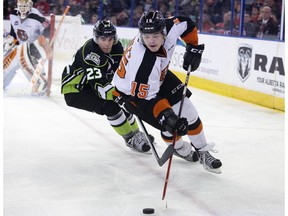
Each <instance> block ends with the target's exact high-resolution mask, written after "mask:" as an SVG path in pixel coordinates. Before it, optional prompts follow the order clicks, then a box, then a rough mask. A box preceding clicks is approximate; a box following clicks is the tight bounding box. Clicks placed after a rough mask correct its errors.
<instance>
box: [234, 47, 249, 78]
mask: <svg viewBox="0 0 288 216" xmlns="http://www.w3.org/2000/svg"><path fill="white" fill-rule="evenodd" d="M251 60H252V46H250V45H249V44H240V45H239V48H238V68H237V71H238V76H239V78H240V80H241V81H242V82H244V81H245V80H246V79H247V78H248V77H249V75H250V70H251Z"/></svg>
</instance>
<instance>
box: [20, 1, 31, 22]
mask: <svg viewBox="0 0 288 216" xmlns="http://www.w3.org/2000/svg"><path fill="white" fill-rule="evenodd" d="M32 7H33V2H32V0H18V1H17V10H18V11H19V12H20V18H21V19H25V18H26V17H27V16H28V14H29V12H30V10H31V8H32Z"/></svg>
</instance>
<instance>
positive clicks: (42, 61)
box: [31, 5, 70, 95]
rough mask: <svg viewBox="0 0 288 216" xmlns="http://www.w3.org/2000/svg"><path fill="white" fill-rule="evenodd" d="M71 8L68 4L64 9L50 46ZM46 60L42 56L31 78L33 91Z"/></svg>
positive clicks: (50, 44)
mask: <svg viewBox="0 0 288 216" xmlns="http://www.w3.org/2000/svg"><path fill="white" fill-rule="evenodd" d="M69 9H70V6H69V5H67V7H66V9H65V11H64V13H63V15H62V17H61V20H60V22H59V25H58V27H57V29H56V31H55V33H54V35H53V37H52V39H51V40H50V43H49V46H50V47H51V46H52V45H53V43H54V41H55V39H56V37H57V34H58V32H59V29H60V26H61V25H62V23H63V20H64V18H65V16H66V14H67V13H68V11H69ZM46 60H47V58H40V59H39V61H38V65H37V67H36V69H35V71H34V73H33V76H32V78H31V84H32V91H34V88H35V85H36V83H37V81H38V79H39V77H40V74H41V72H42V70H43V67H44V65H45V63H46ZM47 94H48V95H49V94H50V92H48V93H47Z"/></svg>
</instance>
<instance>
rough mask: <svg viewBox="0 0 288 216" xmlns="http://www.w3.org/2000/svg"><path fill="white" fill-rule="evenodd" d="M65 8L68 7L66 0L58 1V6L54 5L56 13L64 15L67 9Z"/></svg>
mask: <svg viewBox="0 0 288 216" xmlns="http://www.w3.org/2000/svg"><path fill="white" fill-rule="evenodd" d="M65 8H66V6H65V1H64V0H59V1H57V3H56V6H55V7H53V10H52V12H53V13H54V14H56V15H62V14H63V13H64V11H65Z"/></svg>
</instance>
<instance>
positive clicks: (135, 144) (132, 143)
mask: <svg viewBox="0 0 288 216" xmlns="http://www.w3.org/2000/svg"><path fill="white" fill-rule="evenodd" d="M149 138H150V137H149ZM126 145H127V146H128V147H130V148H132V149H135V150H136V151H138V152H148V151H149V150H150V148H151V147H150V145H149V144H148V140H147V139H146V137H145V135H144V134H143V132H141V131H137V132H136V133H135V134H134V136H133V137H131V138H130V139H129V140H128V141H127V142H126Z"/></svg>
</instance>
